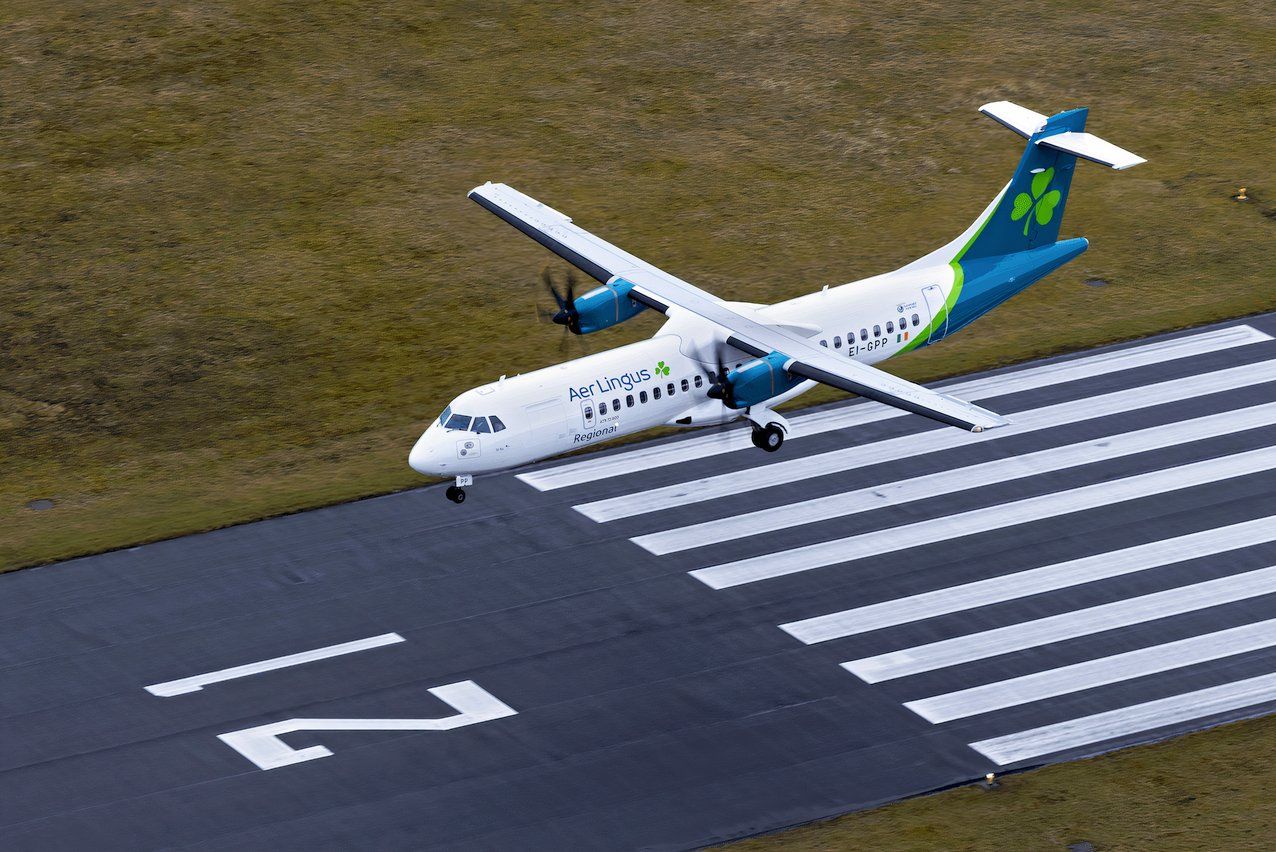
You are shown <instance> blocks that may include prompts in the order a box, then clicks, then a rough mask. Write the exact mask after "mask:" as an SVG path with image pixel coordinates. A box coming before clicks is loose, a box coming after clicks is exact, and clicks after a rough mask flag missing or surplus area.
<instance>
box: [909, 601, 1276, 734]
mask: <svg viewBox="0 0 1276 852" xmlns="http://www.w3.org/2000/svg"><path fill="white" fill-rule="evenodd" d="M1273 645H1276V619H1269V620H1267V621H1260V622H1258V623H1256V624H1243V625H1241V626H1240V627H1232V628H1230V629H1228V630H1219V631H1217V632H1214V633H1206V634H1204V635H1202V636H1192V637H1190V638H1187V639H1180V640H1178V641H1177V642H1166V643H1165V644H1163V645H1153V646H1152V647H1150V648H1140V649H1138V650H1137V651H1128V652H1126V653H1124V654H1114V655H1113V656H1111V657H1101V658H1099V659H1096V660H1086V661H1085V662H1083V663H1076V664H1075V665H1071V666H1062V667H1060V668H1057V669H1049V670H1047V671H1041V672H1034V673H1033V674H1028V675H1023V676H1022V677H1016V678H1010V679H1009V680H1001V681H997V682H996V683H986V684H983V685H982V686H972V687H970V688H969V689H962V690H958V691H957V692H949V693H947V694H945V695H936V696H933V697H931V698H922V699H920V700H917V701H905V702H904V706H905V707H907V708H908V709H909V710H912V711H913V712H914V713H916V714H917V715H919V716H921V717H922V718H923V719H926V720H927V721H929V722H932V723H934V724H939V723H941V722H951V721H952V720H954V719H964V718H966V717H968V716H977V715H979V714H980V713H991V712H993V711H994V710H1002V709H1004V708H1006V707H1017V706H1019V705H1021V704H1028V703H1030V702H1033V701H1043V700H1045V699H1047V698H1054V697H1055V696H1057V695H1067V694H1069V693H1072V692H1080V691H1081V690H1083V689H1093V688H1095V687H1098V686H1105V685H1107V684H1110V683H1118V682H1120V681H1123V680H1132V679H1134V678H1137V677H1146V676H1148V675H1153V674H1159V673H1160V672H1164V671H1170V670H1171V669H1180V668H1185V667H1187V666H1194V665H1197V664H1198V663H1207V662H1210V661H1211V660H1220V659H1223V658H1225V657H1234V656H1237V655H1238V654H1245V653H1248V652H1250V651H1257V650H1260V649H1262V648H1270V647H1271V646H1273Z"/></svg>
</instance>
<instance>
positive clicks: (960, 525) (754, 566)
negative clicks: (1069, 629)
mask: <svg viewBox="0 0 1276 852" xmlns="http://www.w3.org/2000/svg"><path fill="white" fill-rule="evenodd" d="M1273 468H1276V447H1264V448H1262V449H1258V450H1251V451H1249V452H1244V453H1236V454H1233V455H1229V456H1221V457H1219V458H1213V459H1205V460H1203V461H1199V462H1193V463H1191V464H1185V465H1179V466H1178V467H1170V468H1164V469H1162V470H1155V471H1151V472H1149V473H1140V474H1137V475H1135V476H1128V477H1125V478H1124V479H1114V480H1111V481H1109V482H1096V483H1094V484H1092V485H1085V486H1082V487H1080V488H1073V489H1070V490H1067V491H1056V492H1054V493H1052V494H1043V495H1040V496H1038V497H1029V498H1027V499H1024V500H1018V501H1015V502H1013V503H1003V504H1001V505H999V506H988V507H985V508H982V509H972V510H971V511H968V512H960V513H958V514H955V515H948V516H946V517H940V518H933V519H930V520H926V521H918V522H916V523H912V524H905V525H904V526H899V527H890V528H887V529H882V530H874V531H873V532H868V533H861V534H859V535H853V536H848V537H846V538H839V539H833V540H832V541H824V542H819V543H818V544H810V545H806V546H805V547H797V548H793V549H791V550H782V551H778V552H775V553H767V554H763V555H761V556H753V557H749V558H747V559H740V560H737V561H735V562H726V563H723V564H721V565H712V566H709V567H707V568H699V569H697V570H695V571H691V572H690V574H691V576H693V577H695V578H696V579H697V580H700V581H701V582H702V583H704V584H705V585H707V586H709V587H711V588H714V589H725V588H728V587H730V586H739V585H743V584H744V583H754V582H757V581H758V580H767V579H771V578H773V577H783V576H785V575H788V574H798V573H801V572H803V571H810V570H812V569H815V568H823V567H825V566H828V565H837V564H840V563H843V562H852V561H854V560H856V559H863V558H865V557H869V556H872V557H881V556H884V555H886V554H889V553H894V552H896V551H900V550H908V549H910V548H914V547H920V546H922V545H926V544H935V543H936V542H941V541H949V540H951V539H954V538H960V537H961V536H968V535H975V534H977V533H983V532H989V531H991V530H999V529H1003V528H1005V527H1010V526H1016V525H1018V524H1026V523H1031V522H1033V521H1039V520H1044V519H1046V518H1053V517H1057V516H1059V515H1067V514H1071V513H1073V512H1081V511H1085V510H1088V509H1095V508H1098V507H1101V506H1110V505H1112V504H1114V503H1123V502H1125V501H1127V500H1137V499H1140V498H1144V497H1151V496H1154V495H1157V494H1165V493H1167V492H1170V491H1178V490H1181V489H1183V488H1192V487H1194V486H1198V485H1206V484H1208V483H1211V482H1220V481H1223V480H1226V479H1232V478H1235V477H1238V476H1245V475H1247V474H1252V473H1260V472H1262V471H1266V470H1271V469H1273Z"/></svg>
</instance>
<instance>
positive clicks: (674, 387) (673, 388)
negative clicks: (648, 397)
mask: <svg viewBox="0 0 1276 852" xmlns="http://www.w3.org/2000/svg"><path fill="white" fill-rule="evenodd" d="M677 389H678V387H677V385H675V384H674V383H673V382H670V383H669V384H667V385H665V391H666V392H668V394H669V395H670V396H673V394H674V391H676V390H677Z"/></svg>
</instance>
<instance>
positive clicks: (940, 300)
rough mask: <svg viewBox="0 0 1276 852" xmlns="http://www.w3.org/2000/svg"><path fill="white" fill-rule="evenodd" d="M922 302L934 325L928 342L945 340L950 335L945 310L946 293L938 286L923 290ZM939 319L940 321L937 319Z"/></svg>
mask: <svg viewBox="0 0 1276 852" xmlns="http://www.w3.org/2000/svg"><path fill="white" fill-rule="evenodd" d="M922 301H924V302H925V303H926V310H927V311H929V312H930V321H931V322H932V323H934V326H933V331H931V333H930V338H929V340H928V342H930V343H934V342H935V341H937V340H943V339H944V335H945V334H947V333H948V311H946V310H945V309H944V291H943V290H941V289H940V288H939V285H937V284H931V285H930V286H929V287H923V288H922ZM937 318H938V319H937Z"/></svg>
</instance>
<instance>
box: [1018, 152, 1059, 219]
mask: <svg viewBox="0 0 1276 852" xmlns="http://www.w3.org/2000/svg"><path fill="white" fill-rule="evenodd" d="M1053 177H1054V167H1053V166H1052V167H1051V168H1048V169H1046V170H1045V171H1044V172H1037V173H1036V174H1035V175H1033V176H1032V195H1029V194H1028V193H1026V192H1021V193H1019V194H1018V195H1016V196H1015V206H1014V209H1013V210H1011V211H1010V219H1011V221H1014V222H1018V221H1019V220H1020V219H1023V220H1024V222H1023V235H1024V236H1025V237H1026V236H1028V225H1029V223H1030V222H1031V221H1032V220H1031V219H1028V218H1027V216H1028V213H1029V212H1030V211H1032V210H1034V209H1035V210H1036V215H1037V224H1038V225H1045V224H1047V223H1049V221H1050V220H1051V219H1053V218H1054V208H1055V205H1056V204H1058V203H1059V199H1060V198H1062V197H1063V194H1062V193H1061V192H1059V190H1057V189H1052V190H1050V191H1049V192H1046V187H1048V186H1049V185H1050V180H1051V178H1053Z"/></svg>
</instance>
